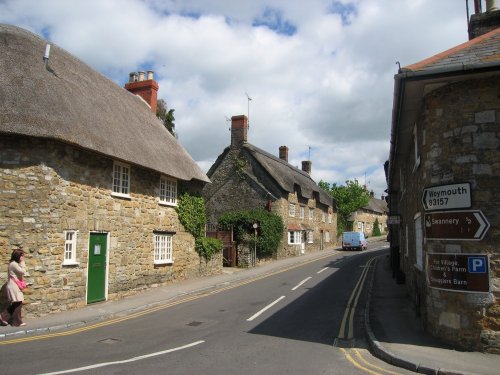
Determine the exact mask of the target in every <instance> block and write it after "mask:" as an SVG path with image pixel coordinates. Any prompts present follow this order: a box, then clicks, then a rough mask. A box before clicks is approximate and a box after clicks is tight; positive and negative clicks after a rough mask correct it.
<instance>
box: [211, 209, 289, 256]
mask: <svg viewBox="0 0 500 375" xmlns="http://www.w3.org/2000/svg"><path fill="white" fill-rule="evenodd" d="M255 223H256V224H257V225H258V228H257V240H256V242H255V236H254V228H253V224H255ZM219 224H221V225H226V226H233V229H234V236H235V239H236V241H238V242H247V243H249V245H250V246H252V247H253V246H254V245H256V248H257V257H258V258H265V257H270V256H272V255H273V254H275V253H276V252H277V251H278V247H279V245H280V242H281V240H282V238H283V228H284V226H283V220H282V218H281V217H280V216H278V215H276V214H274V213H271V212H268V211H265V210H263V209H256V210H242V211H234V212H227V213H225V214H223V215H222V216H221V217H220V218H219Z"/></svg>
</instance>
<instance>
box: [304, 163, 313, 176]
mask: <svg viewBox="0 0 500 375" xmlns="http://www.w3.org/2000/svg"><path fill="white" fill-rule="evenodd" d="M311 167H312V162H311V161H310V160H304V161H303V162H302V170H303V171H304V172H306V173H307V174H308V175H311Z"/></svg>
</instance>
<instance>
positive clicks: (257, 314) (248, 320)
mask: <svg viewBox="0 0 500 375" xmlns="http://www.w3.org/2000/svg"><path fill="white" fill-rule="evenodd" d="M328 268H329V267H325V268H323V269H321V270H319V271H318V272H316V273H321V272H323V271H325V270H327V269H328ZM311 279H312V276H309V277H307V278H305V279H304V280H302V281H301V282H300V283H298V284H297V285H295V286H294V287H293V288H292V290H297V289H298V288H300V287H301V286H302V285H304V284H305V283H306V282H308V281H309V280H311ZM283 298H285V296H281V297H280V298H278V299H277V300H275V301H274V302H271V303H270V304H269V305H267V306H266V307H264V308H263V309H262V310H260V311H258V312H256V313H255V314H253V315H252V316H251V317H250V318H248V319H247V322H251V321H252V320H254V319H255V318H257V317H258V316H259V315H261V314H262V313H263V312H265V311H266V310H269V309H270V308H271V307H273V306H274V305H276V304H277V303H278V302H279V301H281V300H282V299H283Z"/></svg>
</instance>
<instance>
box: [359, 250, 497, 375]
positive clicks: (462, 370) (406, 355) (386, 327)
mask: <svg viewBox="0 0 500 375" xmlns="http://www.w3.org/2000/svg"><path fill="white" fill-rule="evenodd" d="M374 271H375V272H374V274H373V275H374V277H373V281H372V287H371V298H370V301H369V302H368V306H367V309H366V311H365V328H366V333H367V339H368V343H369V345H370V349H371V352H372V354H374V355H375V356H377V357H379V358H381V359H383V360H384V361H386V362H389V363H392V364H394V365H396V366H399V367H403V368H406V369H408V370H411V371H415V372H419V373H423V374H450V375H451V374H453V375H456V374H483V375H490V374H491V375H494V374H495V375H496V374H499V373H500V369H499V368H500V356H499V355H495V354H483V353H479V352H464V351H457V350H454V349H453V348H451V347H450V346H447V345H445V344H443V343H442V342H440V341H439V340H438V339H436V338H433V337H432V336H431V335H430V334H428V333H426V332H424V330H423V328H422V323H421V322H420V321H419V319H418V318H417V317H416V314H415V312H414V310H413V307H412V302H411V301H410V297H409V295H408V293H407V291H406V285H398V284H396V281H395V279H393V278H392V272H391V269H390V265H389V258H388V256H387V257H386V256H385V255H384V256H380V257H379V258H378V261H377V262H376V265H375V270H374Z"/></svg>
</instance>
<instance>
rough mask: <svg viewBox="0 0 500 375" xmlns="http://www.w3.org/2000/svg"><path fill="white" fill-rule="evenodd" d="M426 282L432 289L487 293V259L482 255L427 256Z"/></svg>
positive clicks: (488, 286) (488, 287)
mask: <svg viewBox="0 0 500 375" xmlns="http://www.w3.org/2000/svg"><path fill="white" fill-rule="evenodd" d="M427 282H428V283H429V286H430V287H432V288H438V289H447V290H454V291H462V292H486V293H487V292H489V291H490V277H489V259H488V256H487V255H482V254H432V253H431V254H427Z"/></svg>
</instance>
